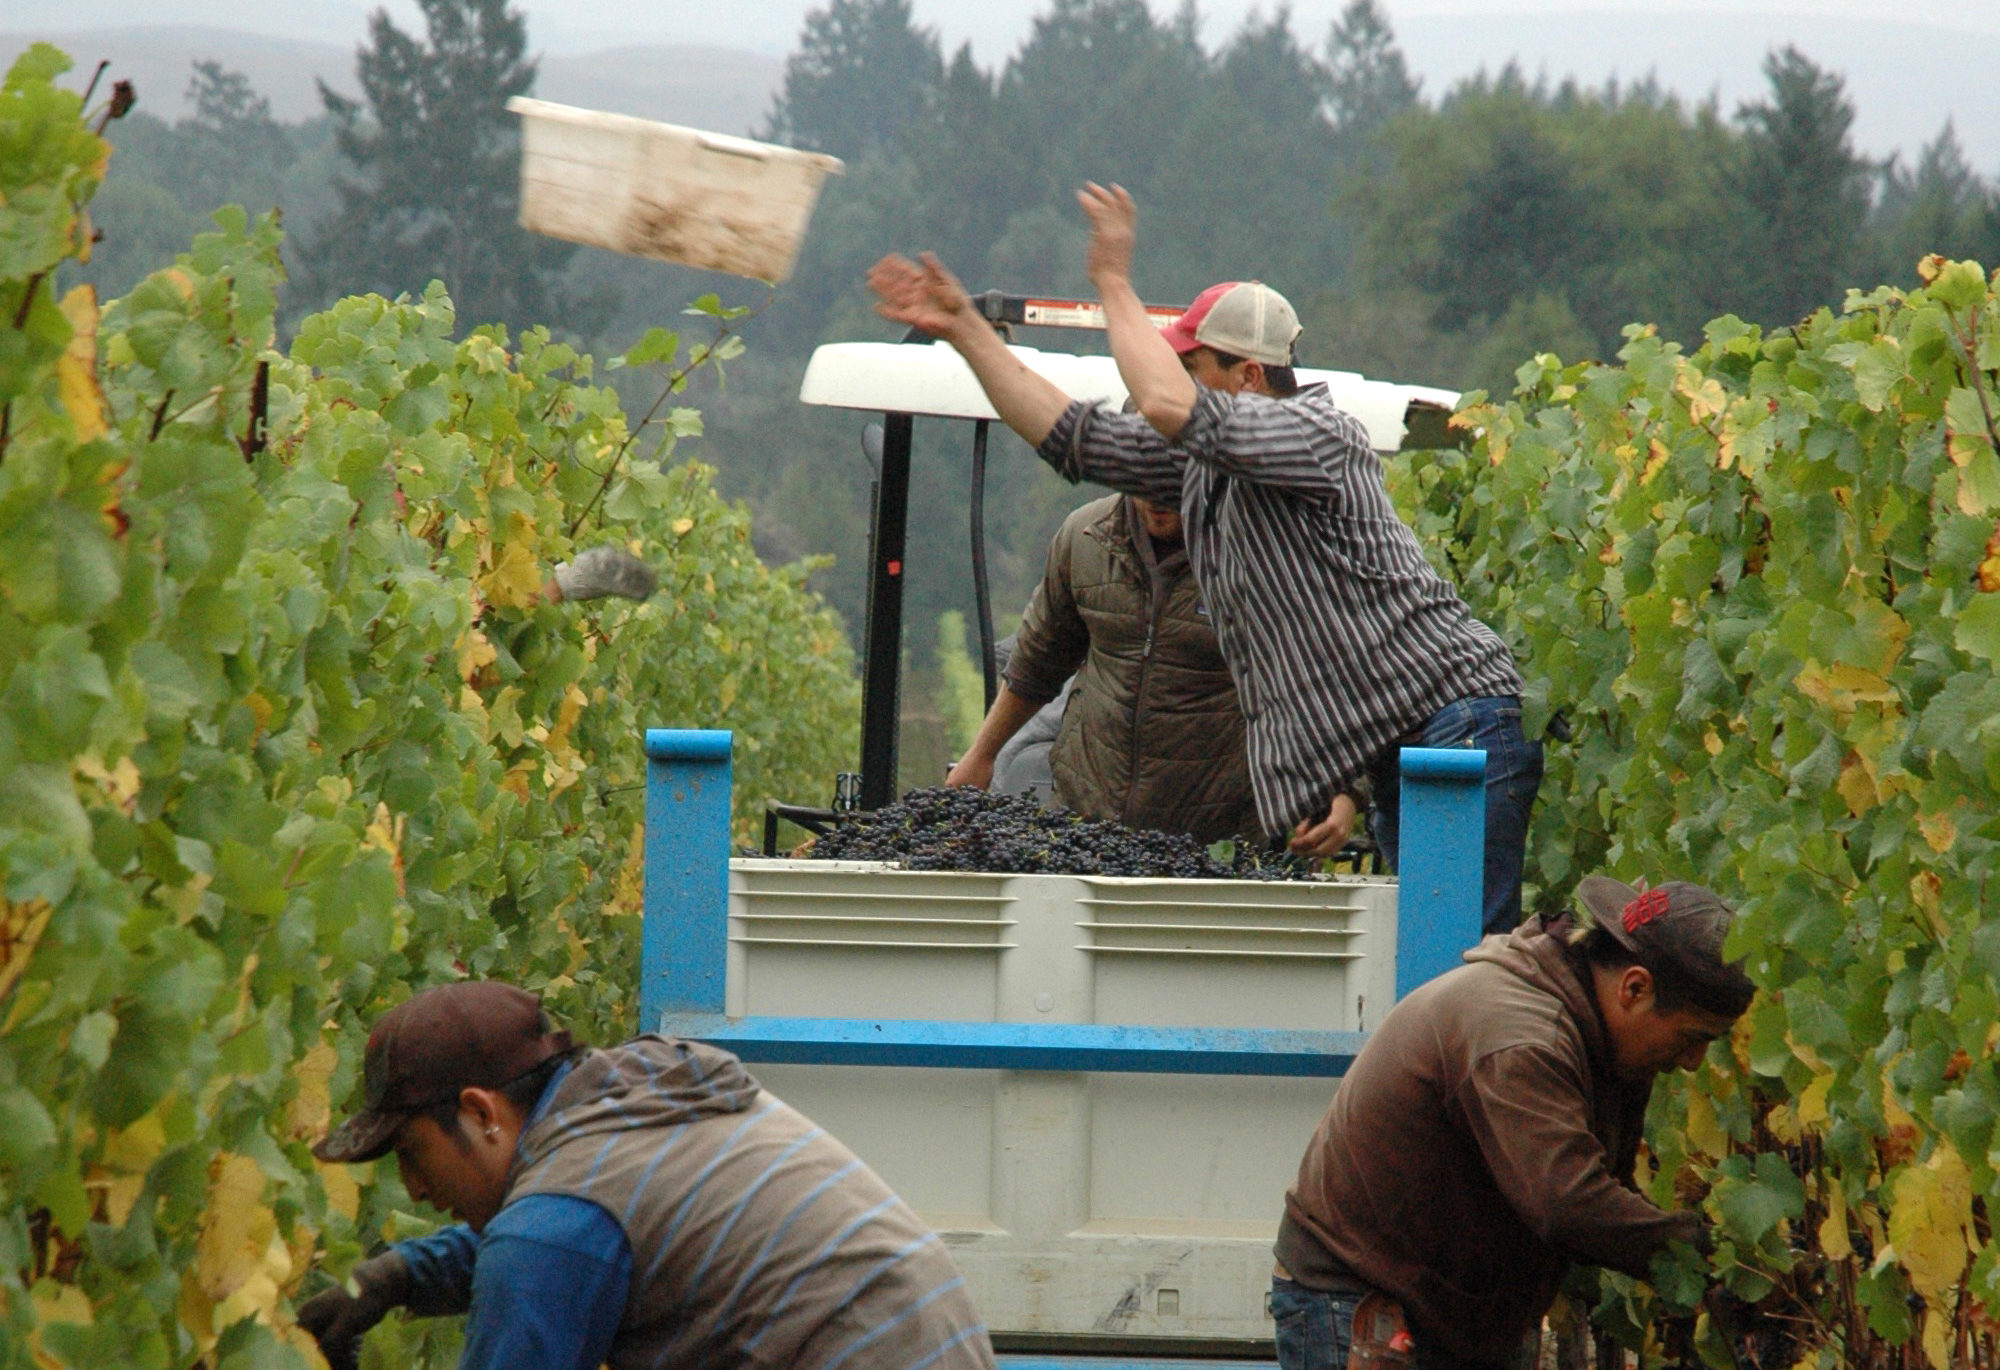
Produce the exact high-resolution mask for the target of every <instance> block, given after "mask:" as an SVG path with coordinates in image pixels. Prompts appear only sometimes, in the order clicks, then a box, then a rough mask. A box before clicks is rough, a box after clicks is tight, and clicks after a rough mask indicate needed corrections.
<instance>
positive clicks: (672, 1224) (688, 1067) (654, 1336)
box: [507, 1036, 993, 1370]
mask: <svg viewBox="0 0 2000 1370" xmlns="http://www.w3.org/2000/svg"><path fill="white" fill-rule="evenodd" d="M530 1194H562V1195H571V1196H573V1197H576V1198H580V1199H585V1200H588V1201H589V1202H591V1203H595V1204H597V1205H598V1206H599V1207H601V1208H602V1209H603V1210H604V1211H605V1212H606V1213H609V1214H610V1215H611V1216H612V1217H613V1218H614V1219H616V1220H617V1221H618V1223H619V1225H620V1226H621V1227H623V1228H624V1231H625V1237H626V1240H627V1241H628V1242H629V1243H630V1245H631V1250H632V1288H631V1293H630V1295H629V1297H628V1299H627V1302H626V1306H625V1319H624V1322H623V1323H622V1324H621V1325H620V1326H619V1329H618V1335H617V1338H616V1340H615V1341H614V1342H613V1344H612V1349H611V1356H610V1365H611V1367H612V1370H638V1368H639V1367H645V1370H657V1367H689V1368H690V1370H692V1368H693V1367H702V1370H736V1368H737V1367H742V1368H743V1370H750V1367H780V1366H782V1367H795V1368H796V1370H918V1368H919V1367H921V1370H992V1366H993V1351H992V1347H991V1345H990V1344H989V1342H988V1339H987V1335H986V1329H985V1327H984V1325H983V1324H982V1323H981V1321H980V1318H979V1313H978V1310H977V1309H976V1308H975V1307H974V1306H973V1303H972V1298H971V1296H970V1295H969V1294H968V1293H967V1291H966V1288H965V1281H964V1279H963V1277H961V1276H960V1275H959V1273H958V1270H957V1268H956V1267H955V1266H954V1265H953V1263H952V1260H951V1257H950V1256H949V1255H948V1254H947V1253H946V1252H945V1249H944V1246H943V1243H942V1242H940V1241H939V1239H938V1237H937V1234H935V1233H934V1232H932V1231H930V1230H929V1229H928V1228H927V1227H925V1226H924V1224H923V1223H922V1222H921V1221H919V1220H918V1218H917V1216H916V1215H915V1214H914V1213H912V1212H911V1211H910V1210H909V1209H908V1208H907V1207H906V1206H905V1205H904V1204H903V1201H902V1200H901V1199H899V1198H897V1197H896V1195H895V1194H894V1192H892V1191H891V1190H890V1188H889V1187H888V1185H886V1184H884V1183H883V1182H882V1181H881V1179H880V1178H878V1177H877V1176H876V1174H875V1172H874V1171H872V1170H870V1169H869V1168H868V1167H867V1166H866V1165H864V1164H862V1163H861V1161H860V1160H858V1159H857V1158H856V1157H855V1155H854V1153H853V1152H851V1151H849V1150H848V1149H847V1148H846V1147H844V1146H842V1145H841V1144H840V1143H839V1142H838V1141H836V1140H835V1139H834V1138H833V1137H831V1136H829V1135H828V1134H827V1133H826V1132H825V1131H823V1130H822V1129H821V1128H819V1127H816V1126H815V1125H814V1124H813V1123H812V1121H811V1120H810V1119H808V1118H805V1117H803V1116H801V1115H800V1114H799V1113H797V1112H795V1111H794V1110H793V1109H791V1108H790V1107H788V1106H787V1105H786V1104H784V1103H782V1102H781V1101H779V1100H778V1099H776V1098H774V1097H772V1096H771V1095H770V1094H768V1093H766V1092H765V1091H764V1090H763V1089H762V1088H761V1087H760V1086H759V1085H758V1083H757V1082H756V1080H754V1079H752V1078H751V1076H750V1075H749V1073H748V1072H746V1071H745V1070H744V1069H743V1066H742V1063H741V1062H739V1061H738V1060H737V1059H736V1058H735V1057H734V1056H732V1055H730V1054H729V1053H728V1052H726V1051H721V1050H719V1049H717V1048H715V1047H711V1046H707V1045H705V1044H703V1043H700V1042H690V1041H683V1040H680V1039H678V1038H665V1037H656V1036H646V1037H640V1038H638V1039H636V1040H634V1041H632V1042H628V1043H626V1044H625V1045H624V1046H622V1047H617V1048H614V1049H611V1050H605V1051H592V1052H588V1053H586V1054H585V1055H584V1056H583V1057H582V1058H581V1059H580V1060H579V1061H578V1062H577V1063H576V1065H575V1067H574V1068H573V1069H571V1070H570V1072H569V1074H568V1075H567V1076H566V1077H565V1078H564V1079H563V1080H562V1081H561V1082H560V1083H559V1084H558V1085H557V1086H556V1088H555V1090H554V1093H553V1095H552V1097H550V1098H549V1099H548V1101H547V1107H545V1108H544V1109H543V1110H542V1112H541V1115H540V1117H539V1118H537V1119H536V1120H535V1122H534V1123H533V1124H531V1125H530V1127H529V1128H528V1130H527V1132H526V1133H524V1134H523V1136H522V1138H521V1144H520V1154H519V1158H518V1160H517V1161H516V1169H515V1172H514V1175H513V1176H512V1178H511V1180H510V1184H509V1189H508V1193H507V1202H512V1201H513V1200H515V1199H518V1198H522V1197H524V1196H526V1195H530Z"/></svg>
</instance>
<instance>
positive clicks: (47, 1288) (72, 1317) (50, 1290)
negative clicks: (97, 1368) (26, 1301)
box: [28, 1280, 96, 1370]
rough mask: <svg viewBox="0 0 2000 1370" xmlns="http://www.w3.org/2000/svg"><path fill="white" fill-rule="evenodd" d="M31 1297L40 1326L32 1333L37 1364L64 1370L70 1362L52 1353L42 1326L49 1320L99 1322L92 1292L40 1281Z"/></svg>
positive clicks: (87, 1324)
mask: <svg viewBox="0 0 2000 1370" xmlns="http://www.w3.org/2000/svg"><path fill="white" fill-rule="evenodd" d="M29 1298H30V1299H32V1300H33V1301H34V1305H35V1322H36V1324H37V1325H36V1327H35V1328H34V1330H33V1331H31V1332H29V1333H28V1346H29V1349H30V1350H32V1351H33V1352H34V1356H35V1364H36V1365H37V1366H40V1367H44V1370H64V1367H67V1366H68V1365H69V1364H70V1362H69V1361H67V1360H62V1359H59V1358H57V1357H56V1356H54V1355H52V1354H51V1353H49V1352H48V1351H46V1350H44V1349H43V1347H42V1327H43V1326H44V1325H46V1324H48V1323H56V1322H66V1323H74V1324H81V1325H82V1326H85V1327H88V1326H90V1324H91V1323H92V1322H94V1321H96V1312H95V1310H93V1309H92V1308H91V1306H90V1295H88V1294H86V1293H84V1292H83V1290H81V1289H79V1288H78V1287H77V1286H76V1285H73V1284H57V1283H56V1282H55V1281H54V1280H37V1281H36V1282H35V1287H34V1289H33V1291H31V1293H30V1294H29Z"/></svg>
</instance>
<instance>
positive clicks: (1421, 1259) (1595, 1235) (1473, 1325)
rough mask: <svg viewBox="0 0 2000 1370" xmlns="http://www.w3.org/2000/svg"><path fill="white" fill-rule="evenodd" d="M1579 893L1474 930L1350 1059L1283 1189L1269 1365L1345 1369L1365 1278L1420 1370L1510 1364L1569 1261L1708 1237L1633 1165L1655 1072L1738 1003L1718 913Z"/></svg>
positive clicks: (1705, 903)
mask: <svg viewBox="0 0 2000 1370" xmlns="http://www.w3.org/2000/svg"><path fill="white" fill-rule="evenodd" d="M1577 893H1578V896H1579V899H1580V900H1581V902H1582V903H1583V905H1584V906H1585V908H1586V909H1587V910H1588V912H1589V914H1590V921H1589V922H1588V923H1585V924H1583V925H1581V926H1578V925H1576V924H1575V923H1573V921H1572V919H1571V918H1570V917H1568V916H1564V917H1561V918H1557V919H1553V920H1549V921H1547V922H1543V921H1530V922H1529V923H1526V924H1524V925H1523V926H1521V927H1520V928H1517V929H1516V930H1515V931H1514V932H1513V933H1511V934H1509V935H1507V936H1492V937H1488V938H1486V939H1485V940H1484V941H1482V942H1481V943H1480V944H1479V945H1478V946H1477V947H1474V948H1473V949H1472V950H1471V951H1469V952H1467V953H1466V955H1465V959H1466V961H1467V962H1468V964H1467V965H1464V966H1461V967H1459V968H1458V969H1456V970H1454V971H1452V972H1451V973H1450V974H1447V975H1443V976H1440V977H1438V978H1437V979H1436V980H1433V981H1431V982H1430V983H1429V984H1427V985H1425V986H1424V987H1423V988H1421V989H1419V990H1417V991H1416V992H1415V993H1413V994H1411V995H1410V996H1409V997H1408V998H1407V999H1404V1000H1403V1001H1402V1002H1401V1003H1399V1004H1397V1005H1396V1007H1395V1008H1394V1009H1393V1010H1392V1011H1391V1012H1390V1014H1389V1016H1388V1017H1387V1018H1386V1019H1384V1020H1383V1023H1382V1026H1381V1027H1380V1028H1379V1029H1377V1030H1376V1032H1375V1034H1374V1035H1373V1037H1371V1038H1370V1039H1369V1042H1368V1045H1367V1046H1366V1047H1364V1048H1363V1049H1362V1052H1361V1054H1360V1055H1359V1056H1358V1057H1357V1058H1355V1062H1354V1068H1353V1069H1352V1070H1351V1071H1349V1073H1348V1075H1347V1077H1346V1079H1344V1080H1342V1081H1341V1084H1340V1089H1339V1092H1338V1093H1337V1094H1335V1096H1334V1100H1333V1105H1332V1107H1331V1108H1329V1109H1328V1110H1327V1113H1326V1117H1325V1118H1324V1119H1323V1120H1322V1121H1321V1123H1320V1126H1319V1131H1318V1132H1317V1133H1316V1134H1315V1135H1314V1137H1313V1140H1312V1144H1311V1145H1310V1146H1309V1147H1307V1149H1306V1155H1305V1160H1304V1162H1303V1163H1302V1164H1301V1165H1300V1167H1299V1177H1298V1180H1297V1182H1296V1183H1294V1184H1293V1186H1292V1188H1291V1190H1290V1191H1289V1192H1288V1193H1287V1194H1286V1195H1285V1216H1284V1219H1283V1221H1282V1222H1281V1224H1280V1225H1279V1229H1278V1242H1277V1256H1278V1270H1277V1273H1276V1275H1275V1277H1274V1279H1273V1283H1272V1296H1271V1302H1272V1311H1273V1313H1274V1314H1275V1315H1276V1317H1277V1333H1278V1360H1279V1363H1280V1365H1281V1366H1282V1367H1283V1370H1341V1368H1342V1367H1345V1366H1346V1365H1347V1363H1348V1353H1349V1348H1350V1341H1351V1339H1352V1336H1353V1327H1354V1324H1355V1321H1356V1318H1355V1314H1356V1308H1357V1305H1359V1304H1360V1303H1361V1301H1362V1300H1363V1299H1364V1298H1367V1297H1368V1296H1369V1295H1370V1294H1371V1293H1376V1292H1378V1291H1379V1294H1380V1295H1383V1296H1386V1298H1387V1299H1388V1300H1393V1301H1395V1302H1396V1303H1398V1304H1400V1305H1401V1313H1402V1315H1403V1317H1404V1318H1405V1319H1406V1320H1407V1337H1406V1338H1404V1339H1403V1340H1405V1341H1407V1342H1411V1343H1413V1347H1411V1348H1410V1349H1411V1351H1412V1354H1413V1356H1414V1359H1413V1361H1412V1362H1410V1363H1412V1364H1414V1365H1416V1366H1418V1367H1420V1370H1474V1368H1478V1370H1485V1368H1486V1367H1503V1366H1512V1365H1516V1364H1518V1363H1520V1362H1519V1359H1518V1358H1519V1357H1521V1356H1522V1354H1523V1347H1524V1343H1528V1344H1531V1343H1530V1337H1531V1334H1533V1333H1534V1332H1535V1331H1536V1330H1537V1329H1538V1328H1539V1326H1540V1324H1541V1320H1542V1317H1543V1315H1544V1314H1545V1313H1547V1311H1548V1308H1549V1304H1550V1302H1551V1301H1552V1300H1553V1299H1554V1298H1555V1293H1556V1288H1557V1286H1558V1284H1559V1283H1560V1282H1561V1279H1562V1275H1563V1272H1564V1270H1565V1269H1566V1268H1567V1267H1568V1266H1569V1265H1570V1264H1571V1263H1573V1262H1583V1263H1588V1264H1593V1265H1603V1266H1609V1267H1611V1268H1612V1269H1615V1270H1622V1271H1624V1272H1626V1273H1627V1274H1630V1275H1636V1276H1640V1277H1644V1276H1645V1275H1646V1274H1647V1273H1648V1269H1649V1265H1650V1262H1651V1258H1652V1257H1653V1256H1654V1255H1655V1254H1656V1253H1658V1252H1660V1251H1662V1250H1663V1249H1665V1247H1666V1246H1667V1245H1668V1243H1670V1242H1673V1241H1686V1242H1696V1241H1698V1240H1699V1239H1700V1238H1701V1237H1702V1235H1703V1234H1702V1228H1703V1224H1702V1221H1701V1219H1700V1218H1699V1216H1698V1215H1696V1214H1694V1213H1689V1212H1675V1213H1669V1212H1666V1211H1663V1210H1661V1209H1659V1208H1656V1207H1654V1206H1653V1204H1651V1203H1649V1202H1648V1201H1647V1200H1646V1199H1645V1198H1643V1197H1642V1196H1641V1195H1640V1194H1639V1193H1638V1191H1637V1189H1636V1188H1635V1187H1634V1185H1633V1183H1632V1178H1631V1176H1632V1165H1633V1161H1634V1159H1635V1157H1636V1156H1637V1154H1638V1146H1639V1141H1640V1134H1641V1130H1642V1128H1643V1125H1644V1122H1645V1114H1646V1102H1647V1100H1648V1099H1649V1098H1650V1097H1651V1094H1652V1087H1653V1077H1654V1076H1655V1075H1657V1074H1658V1073H1659V1072H1661V1071H1663V1070H1668V1069H1671V1068H1675V1067H1678V1068H1680V1069H1684V1070H1685V1069H1692V1068H1693V1067H1694V1066H1695V1065H1697V1064H1699V1063H1700V1061H1701V1058H1702V1056H1703V1054H1704V1053H1705V1052H1706V1051H1707V1049H1708V1045H1709V1043H1710V1042H1712V1041H1714V1040H1716V1039H1717V1038H1719V1037H1722V1036H1725V1035H1726V1034H1727V1033H1728V1032H1729V1030H1730V1026H1731V1025H1732V1024H1733V1023H1734V1022H1735V1020H1736V1019H1737V1018H1738V1017H1739V1016H1740V1015H1741V1014H1742V1012H1743V1010H1744V1009H1746V1008H1747V1007H1749V1004H1750V997H1751V993H1752V986H1751V984H1750V981H1749V979H1748V978H1747V977H1746V976H1745V975H1744V974H1743V971H1742V969H1741V968H1740V966H1738V965H1732V964H1725V963H1724V961H1723V959H1722V942H1723V938H1724V937H1725V936H1726V935H1727V933H1728V930H1729V924H1730V919H1731V917H1732V914H1731V911H1730V909H1729V907H1728V906H1727V905H1725V904H1724V903H1723V902H1722V901H1721V900H1720V899H1718V898H1717V897H1716V896H1715V895H1714V894H1712V893H1710V892H1709V891H1708V890H1705V889H1703V888H1701V887H1700V886H1698V885H1687V884H1680V883H1673V884H1666V885H1662V886H1660V887H1659V888H1657V889H1651V890H1638V889H1633V888H1631V887H1629V886H1626V885H1622V884H1620V883H1619V882H1617V881H1615V880H1610V879H1607V878H1605V877H1603V876H1591V877H1589V878H1587V879H1586V880H1584V881H1583V883H1582V885H1581V887H1580V888H1579V889H1578V892H1577ZM1382 1302H1383V1300H1381V1299H1377V1300H1376V1302H1375V1303H1374V1304H1371V1305H1369V1309H1368V1310H1367V1312H1365V1313H1364V1315H1363V1318H1362V1325H1363V1327H1364V1330H1366V1331H1369V1332H1372V1331H1373V1329H1374V1325H1375V1324H1377V1323H1378V1321H1380V1320H1378V1319H1377V1318H1375V1317H1374V1316H1373V1313H1374V1310H1375V1308H1376V1307H1377V1306H1379V1305H1380V1304H1381V1303H1382Z"/></svg>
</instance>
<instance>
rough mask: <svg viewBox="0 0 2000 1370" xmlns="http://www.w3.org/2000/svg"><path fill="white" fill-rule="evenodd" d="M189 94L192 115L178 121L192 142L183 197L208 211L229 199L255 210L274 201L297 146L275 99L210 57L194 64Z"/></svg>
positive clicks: (247, 79)
mask: <svg viewBox="0 0 2000 1370" xmlns="http://www.w3.org/2000/svg"><path fill="white" fill-rule="evenodd" d="M187 95H188V100H189V101H190V102H191V103H192V104H193V105H194V115H193V117H192V118H188V119H183V120H181V121H180V124H179V126H178V127H179V129H180V131H181V132H182V133H183V134H184V135H185V137H186V140H187V145H188V146H187V154H188V155H187V160H186V162H185V163H184V164H183V167H182V175H183V177H184V178H185V179H184V182H183V183H184V185H185V186H186V192H185V194H184V196H183V198H184V199H185V200H186V201H187V202H188V203H190V205H191V206H192V207H195V208H198V209H201V210H203V211H204V212H205V211H207V210H212V209H214V208H215V207H216V206H218V205H222V204H225V203H228V202H230V201H235V202H236V203H238V204H241V205H243V206H244V207H245V208H247V209H249V210H250V211H251V212H252V213H256V212H259V211H262V210H266V209H269V208H270V207H271V206H272V205H274V204H276V203H277V202H278V184H279V181H280V179H281V178H282V177H283V175H284V171H285V167H286V165H287V163H289V162H290V160H291V157H292V152H293V148H292V140H291V137H290V135H289V134H287V133H286V132H285V130H284V129H283V128H281V127H280V126H279V125H278V122H277V121H276V120H275V119H273V118H272V117H271V101H270V100H269V99H268V98H267V97H265V96H263V95H259V94H258V93H257V91H256V89H255V88H254V87H252V86H251V84H250V80H249V78H248V77H246V76H244V74H243V73H242V72H240V71H231V70H229V69H228V68H227V67H224V66H223V65H222V64H221V63H220V62H212V61H198V62H196V63H195V64H194V75H193V76H191V77H190V78H189V79H188V90H187Z"/></svg>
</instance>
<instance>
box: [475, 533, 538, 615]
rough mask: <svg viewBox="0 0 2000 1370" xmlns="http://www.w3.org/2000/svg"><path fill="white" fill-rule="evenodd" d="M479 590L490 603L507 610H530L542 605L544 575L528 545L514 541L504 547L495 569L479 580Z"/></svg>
mask: <svg viewBox="0 0 2000 1370" xmlns="http://www.w3.org/2000/svg"><path fill="white" fill-rule="evenodd" d="M479 588H480V590H481V591H482V592H483V593H484V594H485V596H486V598H487V601H488V602H489V603H492V604H496V605H498V606H499V607H501V608H503V609H528V608H532V607H534V605H535V604H537V603H539V602H540V600H541V597H542V571H541V568H540V567H539V566H537V565H536V564H535V554H534V553H533V552H531V551H530V550H529V549H528V544H527V543H526V542H525V541H514V542H510V543H508V544H507V545H506V546H505V547H502V548H501V549H500V550H499V555H498V556H497V557H496V558H495V559H494V563H493V569H492V570H490V571H488V572H487V573H486V574H485V575H483V576H481V577H479Z"/></svg>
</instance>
